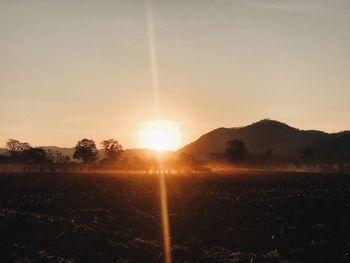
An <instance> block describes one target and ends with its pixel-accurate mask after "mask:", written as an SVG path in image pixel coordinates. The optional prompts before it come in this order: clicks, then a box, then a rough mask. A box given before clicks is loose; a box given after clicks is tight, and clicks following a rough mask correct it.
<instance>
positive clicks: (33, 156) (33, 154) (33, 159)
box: [23, 148, 47, 163]
mask: <svg viewBox="0 0 350 263" xmlns="http://www.w3.org/2000/svg"><path fill="white" fill-rule="evenodd" d="M23 153H24V159H25V161H26V162H28V163H43V162H46V161H47V159H46V152H45V150H44V149H41V148H30V149H28V150H25V151H24V152H23Z"/></svg>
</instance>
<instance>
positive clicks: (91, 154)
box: [73, 139, 98, 163]
mask: <svg viewBox="0 0 350 263" xmlns="http://www.w3.org/2000/svg"><path fill="white" fill-rule="evenodd" d="M97 153H98V150H97V148H96V144H95V142H94V141H93V140H89V139H82V140H81V141H79V142H78V143H77V145H76V146H75V152H74V154H73V159H77V160H81V161H83V163H93V162H94V161H96V159H97Z"/></svg>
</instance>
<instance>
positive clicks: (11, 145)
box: [6, 139, 32, 155]
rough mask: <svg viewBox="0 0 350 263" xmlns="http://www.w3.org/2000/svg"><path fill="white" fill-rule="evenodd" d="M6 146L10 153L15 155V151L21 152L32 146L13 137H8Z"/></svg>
mask: <svg viewBox="0 0 350 263" xmlns="http://www.w3.org/2000/svg"><path fill="white" fill-rule="evenodd" d="M6 147H7V148H8V150H9V151H10V153H11V155H16V153H21V152H23V151H26V150H29V149H31V148H32V146H30V144H29V143H27V142H20V141H18V140H14V139H9V140H8V141H7V143H6Z"/></svg>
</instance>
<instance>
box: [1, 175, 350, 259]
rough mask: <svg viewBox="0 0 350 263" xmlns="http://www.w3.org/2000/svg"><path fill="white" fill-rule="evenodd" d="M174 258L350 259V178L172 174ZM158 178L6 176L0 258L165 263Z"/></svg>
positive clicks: (170, 180) (170, 181)
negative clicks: (182, 175)
mask: <svg viewBox="0 0 350 263" xmlns="http://www.w3.org/2000/svg"><path fill="white" fill-rule="evenodd" d="M167 185H168V195H169V216H170V224H171V234H172V243H173V246H172V255H173V262H280V263H287V262H327V263H328V262H350V176H345V175H314V174H279V175H269V174H265V175H249V174H245V175H241V176H227V177H223V176H214V175H212V176H197V177H170V178H167ZM158 186H159V185H158V179H157V178H156V177H152V176H129V177H127V176H93V175H59V174H56V175H55V174H47V175H32V174H22V175H11V176H6V175H1V176H0V262H4V263H6V262H17V263H30V262H61V263H63V262H65V263H67V262H84V263H89V262H96V263H97V262H98V263H100V262H101V263H104V262H162V245H161V244H162V242H161V223H160V222H161V220H160V211H159V210H160V209H159V207H160V206H159V189H158Z"/></svg>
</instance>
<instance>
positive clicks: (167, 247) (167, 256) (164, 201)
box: [159, 171, 171, 263]
mask: <svg viewBox="0 0 350 263" xmlns="http://www.w3.org/2000/svg"><path fill="white" fill-rule="evenodd" d="M164 177H165V176H164V172H163V171H161V172H160V174H159V187H160V204H161V210H162V228H163V229H162V230H163V247H164V260H165V263H171V240H170V227H169V213H168V198H167V191H166V184H165V178H164Z"/></svg>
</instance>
